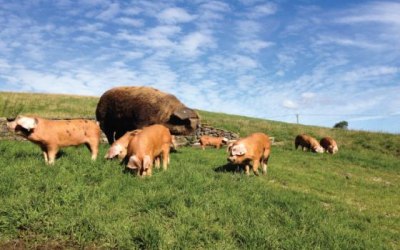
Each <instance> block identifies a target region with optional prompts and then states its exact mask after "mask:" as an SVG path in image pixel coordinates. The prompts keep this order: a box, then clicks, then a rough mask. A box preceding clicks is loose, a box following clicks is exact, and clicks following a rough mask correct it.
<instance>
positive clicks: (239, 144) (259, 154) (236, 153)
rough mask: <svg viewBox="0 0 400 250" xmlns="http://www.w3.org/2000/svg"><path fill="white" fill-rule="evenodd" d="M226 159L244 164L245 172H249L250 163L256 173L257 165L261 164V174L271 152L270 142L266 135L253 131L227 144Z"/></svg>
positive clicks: (264, 172) (265, 170)
mask: <svg viewBox="0 0 400 250" xmlns="http://www.w3.org/2000/svg"><path fill="white" fill-rule="evenodd" d="M227 150H228V153H229V156H228V161H229V162H230V163H233V164H237V165H244V166H245V171H246V174H247V175H249V174H250V165H252V168H253V172H254V174H255V175H258V167H259V165H260V164H261V165H262V172H263V174H266V173H267V168H268V159H269V156H270V153H271V142H270V139H269V137H268V135H266V134H264V133H254V134H251V135H249V136H247V137H245V138H242V139H239V140H237V141H235V142H233V143H231V144H229V145H228V149H227Z"/></svg>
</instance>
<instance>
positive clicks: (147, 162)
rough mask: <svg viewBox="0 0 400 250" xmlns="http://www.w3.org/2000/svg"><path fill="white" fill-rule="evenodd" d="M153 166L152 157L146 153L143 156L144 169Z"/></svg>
mask: <svg viewBox="0 0 400 250" xmlns="http://www.w3.org/2000/svg"><path fill="white" fill-rule="evenodd" d="M149 168H151V159H150V156H148V155H145V156H144V158H143V170H147V169H149Z"/></svg>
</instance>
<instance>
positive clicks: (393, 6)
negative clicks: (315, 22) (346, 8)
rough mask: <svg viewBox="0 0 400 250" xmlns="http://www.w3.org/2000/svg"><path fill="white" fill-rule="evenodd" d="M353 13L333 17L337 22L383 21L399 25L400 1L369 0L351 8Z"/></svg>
mask: <svg viewBox="0 0 400 250" xmlns="http://www.w3.org/2000/svg"><path fill="white" fill-rule="evenodd" d="M352 11H353V12H354V13H351V14H346V15H344V16H342V17H339V18H337V19H335V21H336V22H338V23H347V24H352V23H353V24H357V23H385V24H390V25H396V26H399V25H400V3H398V2H385V1H382V2H370V3H367V4H365V5H364V6H362V7H357V8H354V9H353V10H352Z"/></svg>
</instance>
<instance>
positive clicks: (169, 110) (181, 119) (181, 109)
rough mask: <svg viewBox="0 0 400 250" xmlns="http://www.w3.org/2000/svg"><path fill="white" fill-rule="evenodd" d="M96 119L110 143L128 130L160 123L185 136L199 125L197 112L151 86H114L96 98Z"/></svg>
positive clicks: (173, 132) (174, 132) (176, 133)
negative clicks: (97, 100) (97, 101)
mask: <svg viewBox="0 0 400 250" xmlns="http://www.w3.org/2000/svg"><path fill="white" fill-rule="evenodd" d="M96 118H97V120H98V121H99V122H100V127H101V129H102V130H103V132H104V133H105V134H106V136H107V139H108V143H110V144H112V143H113V142H114V140H117V139H118V138H120V137H121V136H123V135H124V134H125V133H126V132H127V131H131V130H135V129H141V128H143V127H145V126H149V125H153V124H163V125H165V126H166V127H167V128H169V130H170V132H171V134H174V135H187V134H190V133H192V132H193V131H194V130H195V129H196V128H197V127H198V124H199V116H198V114H197V113H196V112H195V111H194V110H193V109H190V108H188V107H186V106H185V105H184V104H182V103H181V102H180V101H179V100H178V99H177V98H176V97H175V96H173V95H171V94H167V93H164V92H161V91H159V90H157V89H154V88H151V87H116V88H112V89H110V90H108V91H106V92H105V93H104V94H103V95H102V96H101V97H100V100H99V103H98V104H97V109H96Z"/></svg>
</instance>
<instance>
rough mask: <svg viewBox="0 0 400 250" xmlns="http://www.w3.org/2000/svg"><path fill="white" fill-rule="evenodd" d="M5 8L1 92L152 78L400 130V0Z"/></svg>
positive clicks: (271, 109)
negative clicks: (395, 124) (399, 46)
mask: <svg viewBox="0 0 400 250" xmlns="http://www.w3.org/2000/svg"><path fill="white" fill-rule="evenodd" d="M0 6H1V7H0V90H4V91H33V92H50V93H71V94H85V95H97V96H99V95H101V94H102V93H103V92H104V91H106V90H107V89H109V88H111V87H114V86H119V85H147V86H153V87H156V88H159V89H161V90H163V91H167V92H170V93H172V94H175V95H177V96H178V98H180V99H181V100H182V101H183V102H184V103H186V104H187V105H188V106H190V107H193V108H198V109H203V110H210V111H216V112H225V113H233V114H241V115H248V116H255V117H261V118H266V119H269V118H270V119H278V120H282V121H287V122H296V117H295V114H297V113H298V114H300V122H302V123H305V124H313V125H322V126H328V127H331V126H333V124H335V123H336V122H338V121H339V120H344V119H347V120H349V123H350V128H355V129H371V130H379V131H382V130H383V131H391V132H400V129H399V128H398V127H395V126H394V125H392V123H393V120H395V121H397V124H398V122H399V121H400V117H399V116H398V114H397V115H396V112H398V110H399V108H400V98H398V94H397V93H399V92H400V84H399V82H400V60H399V58H400V50H399V49H398V41H399V40H400V29H399V28H400V21H399V20H400V4H399V3H398V2H396V1H367V2H358V3H356V2H348V3H347V2H346V3H340V4H337V3H334V2H332V3H326V2H322V1H321V2H319V1H312V2H311V3H310V4H308V3H306V2H301V3H300V2H285V3H284V2H276V1H275V2H265V1H258V0H241V1H237V2H230V1H217V0H213V1H192V2H182V1H141V0H139V1H134V2H125V1H121V2H116V1H111V0H82V1H77V2H76V1H69V0H62V1H56V2H46V1H27V2H25V3H24V4H20V3H18V2H10V1H5V0H0ZM379 119H381V120H382V121H383V122H381V123H379V122H376V121H378V120H379ZM396 119H397V120H396ZM352 121H353V122H354V126H355V127H352ZM386 121H390V122H391V123H390V124H389V123H386Z"/></svg>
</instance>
